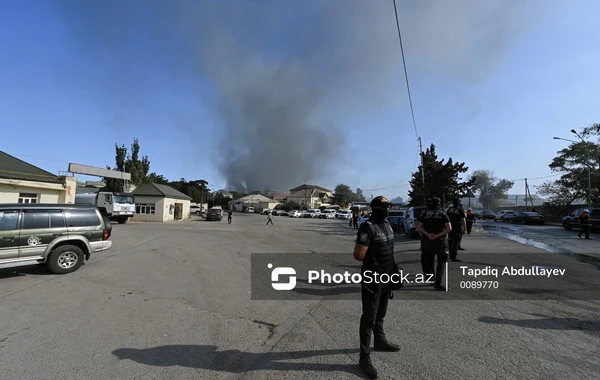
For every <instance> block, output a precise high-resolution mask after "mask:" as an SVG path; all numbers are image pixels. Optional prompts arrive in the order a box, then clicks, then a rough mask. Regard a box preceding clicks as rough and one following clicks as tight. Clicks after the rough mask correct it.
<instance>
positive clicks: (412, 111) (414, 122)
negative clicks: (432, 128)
mask: <svg viewBox="0 0 600 380" xmlns="http://www.w3.org/2000/svg"><path fill="white" fill-rule="evenodd" d="M394 14H395V15H396V27H397V28H398V40H399V41H400V52H401V53H402V65H403V67H404V78H405V79H406V90H407V92H408V103H409V104H410V114H411V116H412V122H413V127H414V128H415V134H416V135H417V138H419V132H418V131H417V122H416V120H415V111H414V109H413V102H412V95H411V93H410V84H409V82H408V71H407V70H406V59H405V58H404V46H403V44H402V33H401V32H400V21H399V19H398V9H397V7H396V0H394Z"/></svg>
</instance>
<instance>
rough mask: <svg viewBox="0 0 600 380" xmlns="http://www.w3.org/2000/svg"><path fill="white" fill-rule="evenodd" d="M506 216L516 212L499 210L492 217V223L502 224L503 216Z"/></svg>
mask: <svg viewBox="0 0 600 380" xmlns="http://www.w3.org/2000/svg"><path fill="white" fill-rule="evenodd" d="M506 214H517V212H516V211H514V210H500V211H498V212H497V213H496V215H494V221H495V222H497V221H501V222H504V215H506Z"/></svg>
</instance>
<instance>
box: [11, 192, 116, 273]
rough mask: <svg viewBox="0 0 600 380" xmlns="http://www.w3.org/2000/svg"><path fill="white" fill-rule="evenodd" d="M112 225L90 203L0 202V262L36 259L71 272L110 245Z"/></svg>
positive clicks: (54, 268)
mask: <svg viewBox="0 0 600 380" xmlns="http://www.w3.org/2000/svg"><path fill="white" fill-rule="evenodd" d="M111 232H112V226H111V224H110V221H109V220H108V218H106V217H103V216H102V215H101V214H100V211H99V210H98V209H97V208H96V207H93V206H79V205H73V204H35V203H19V204H0V264H10V263H19V262H25V261H35V260H37V261H38V262H39V263H40V264H46V265H47V266H48V269H49V270H50V271H51V272H53V273H57V274H64V273H70V272H74V271H76V270H77V269H79V267H80V266H81V265H82V264H83V261H84V259H85V260H89V259H90V255H91V254H92V253H94V252H99V251H106V250H107V249H110V248H111V247H112V241H110V240H108V239H109V238H110V235H111Z"/></svg>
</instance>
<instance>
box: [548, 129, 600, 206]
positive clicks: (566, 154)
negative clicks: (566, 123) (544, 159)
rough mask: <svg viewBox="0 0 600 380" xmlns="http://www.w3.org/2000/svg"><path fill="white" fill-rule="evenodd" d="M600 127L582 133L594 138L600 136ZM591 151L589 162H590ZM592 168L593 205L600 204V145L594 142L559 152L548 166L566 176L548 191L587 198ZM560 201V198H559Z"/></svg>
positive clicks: (572, 146)
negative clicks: (589, 169) (576, 194)
mask: <svg viewBox="0 0 600 380" xmlns="http://www.w3.org/2000/svg"><path fill="white" fill-rule="evenodd" d="M599 129H600V125H599V124H595V125H594V126H592V127H588V128H586V129H584V130H583V131H582V133H581V135H582V136H584V137H594V136H599V135H600V130H599ZM588 150H589V161H588ZM587 165H590V168H591V182H592V186H591V187H592V191H591V198H592V203H594V204H595V203H600V144H598V143H594V142H593V141H590V140H588V141H586V142H583V141H581V142H577V143H572V144H570V145H569V146H568V147H566V148H564V149H561V150H560V151H558V152H557V156H556V157H554V158H553V159H552V162H551V163H550V164H549V165H548V166H549V167H550V169H551V170H552V171H553V172H563V173H564V174H563V175H562V176H561V177H560V179H558V180H557V181H556V183H555V186H551V187H550V188H548V189H547V190H552V191H553V192H554V193H555V194H563V195H567V198H566V199H568V198H569V197H568V194H575V193H578V194H582V195H581V198H584V199H585V198H586V197H587V189H588V169H587ZM559 199H560V198H559Z"/></svg>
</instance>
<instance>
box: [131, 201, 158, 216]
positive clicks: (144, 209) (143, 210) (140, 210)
mask: <svg viewBox="0 0 600 380" xmlns="http://www.w3.org/2000/svg"><path fill="white" fill-rule="evenodd" d="M154 211H155V205H154V204H149V203H136V204H135V213H136V214H146V215H153V214H154Z"/></svg>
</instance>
